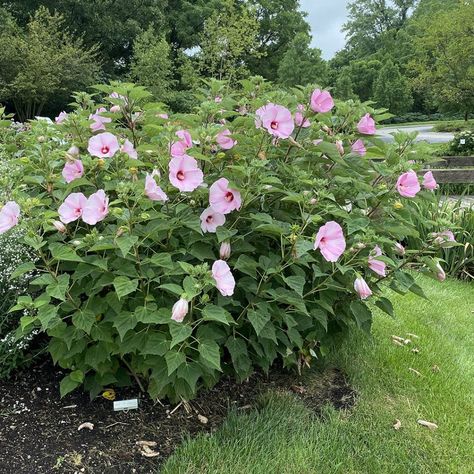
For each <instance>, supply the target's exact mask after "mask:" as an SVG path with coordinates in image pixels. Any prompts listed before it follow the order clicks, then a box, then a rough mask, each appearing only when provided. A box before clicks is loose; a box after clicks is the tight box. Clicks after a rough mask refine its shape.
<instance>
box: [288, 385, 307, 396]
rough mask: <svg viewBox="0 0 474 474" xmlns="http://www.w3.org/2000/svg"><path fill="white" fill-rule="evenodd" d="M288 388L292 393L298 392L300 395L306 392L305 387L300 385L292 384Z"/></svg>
mask: <svg viewBox="0 0 474 474" xmlns="http://www.w3.org/2000/svg"><path fill="white" fill-rule="evenodd" d="M290 390H291V391H292V392H294V393H299V394H300V395H302V394H303V393H305V392H306V389H305V388H304V387H302V386H301V385H292V386H291V387H290Z"/></svg>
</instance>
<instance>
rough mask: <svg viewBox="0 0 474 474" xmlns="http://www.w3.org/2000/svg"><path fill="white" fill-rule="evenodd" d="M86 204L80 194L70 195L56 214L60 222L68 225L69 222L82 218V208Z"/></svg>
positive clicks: (85, 199) (85, 200)
mask: <svg viewBox="0 0 474 474" xmlns="http://www.w3.org/2000/svg"><path fill="white" fill-rule="evenodd" d="M86 204H87V198H86V197H85V196H84V194H82V193H72V194H70V195H69V196H68V197H67V198H66V199H65V200H64V202H63V203H62V204H61V205H60V206H59V209H58V213H59V218H60V219H61V222H63V223H64V224H69V222H74V221H77V219H79V218H80V217H81V216H82V213H83V212H84V208H85V207H86Z"/></svg>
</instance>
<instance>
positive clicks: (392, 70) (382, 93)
mask: <svg viewBox="0 0 474 474" xmlns="http://www.w3.org/2000/svg"><path fill="white" fill-rule="evenodd" d="M374 100H375V101H376V102H377V103H378V105H380V106H381V107H386V108H387V109H389V111H390V112H391V113H393V114H395V115H401V114H403V113H405V112H407V111H408V110H409V109H410V107H411V106H412V104H413V97H412V94H411V90H410V86H409V84H408V81H407V79H406V78H405V77H403V76H402V75H401V74H400V69H399V68H398V66H397V65H396V64H395V63H394V62H393V61H392V60H391V59H388V60H387V61H386V62H385V64H384V65H383V67H382V69H380V72H379V74H378V77H377V79H376V81H375V84H374Z"/></svg>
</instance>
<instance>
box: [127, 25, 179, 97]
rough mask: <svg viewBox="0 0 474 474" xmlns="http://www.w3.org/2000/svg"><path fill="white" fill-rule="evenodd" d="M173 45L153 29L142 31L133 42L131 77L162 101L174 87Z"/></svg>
mask: <svg viewBox="0 0 474 474" xmlns="http://www.w3.org/2000/svg"><path fill="white" fill-rule="evenodd" d="M172 68H173V63H172V60H171V47H170V45H169V44H168V42H167V41H166V39H165V38H164V37H159V36H156V35H155V33H154V31H153V29H151V28H149V29H148V30H147V31H145V32H143V33H141V34H140V35H139V36H137V38H136V39H135V42H134V44H133V58H132V62H131V68H130V77H131V79H132V81H135V82H137V83H139V84H141V85H143V86H146V87H147V88H148V89H149V90H150V92H151V93H152V94H153V95H154V96H155V98H156V99H158V100H159V101H161V102H166V101H167V99H168V98H169V94H170V91H171V87H172Z"/></svg>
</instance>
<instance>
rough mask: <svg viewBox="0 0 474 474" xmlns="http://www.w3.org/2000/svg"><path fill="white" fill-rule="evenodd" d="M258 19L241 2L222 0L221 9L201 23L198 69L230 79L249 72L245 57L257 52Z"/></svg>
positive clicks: (207, 73)
mask: <svg viewBox="0 0 474 474" xmlns="http://www.w3.org/2000/svg"><path fill="white" fill-rule="evenodd" d="M257 31H258V23H257V19H256V18H255V16H254V15H253V14H252V12H251V11H250V10H249V9H248V8H246V7H245V6H238V5H237V4H236V2H235V1H234V0H226V2H225V4H224V5H223V7H222V11H220V12H219V13H217V12H215V13H213V14H212V16H211V17H210V18H208V19H207V20H206V22H205V23H204V30H203V32H202V34H201V37H200V47H201V51H200V53H199V70H200V72H201V74H203V75H204V76H206V77H213V78H215V79H220V80H222V79H225V80H228V81H229V82H230V83H231V82H233V81H237V80H238V79H241V78H242V77H245V76H246V75H248V74H249V70H248V68H247V65H246V63H245V61H244V58H246V57H252V56H256V57H258V56H259V53H258V51H257Z"/></svg>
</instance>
